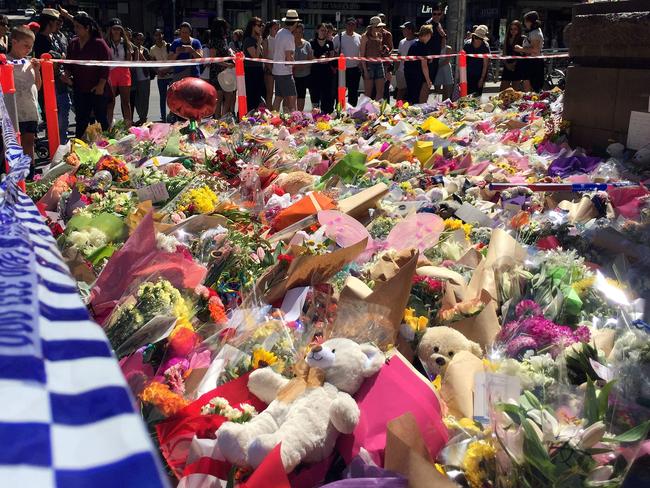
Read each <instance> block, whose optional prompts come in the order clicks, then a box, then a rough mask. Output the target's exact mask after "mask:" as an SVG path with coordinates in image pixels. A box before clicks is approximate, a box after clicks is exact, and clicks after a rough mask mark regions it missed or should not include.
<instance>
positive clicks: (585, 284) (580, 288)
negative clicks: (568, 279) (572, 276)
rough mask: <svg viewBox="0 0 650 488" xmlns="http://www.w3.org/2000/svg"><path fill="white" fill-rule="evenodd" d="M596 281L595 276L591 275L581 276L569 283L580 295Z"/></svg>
mask: <svg viewBox="0 0 650 488" xmlns="http://www.w3.org/2000/svg"><path fill="white" fill-rule="evenodd" d="M595 282H596V278H595V277H593V276H591V277H589V278H583V279H581V280H579V281H576V282H575V283H573V285H571V287H572V288H573V290H574V291H575V292H576V293H577V294H578V295H580V296H582V295H584V294H585V293H586V292H587V290H589V288H591V287H592V286H594V283H595Z"/></svg>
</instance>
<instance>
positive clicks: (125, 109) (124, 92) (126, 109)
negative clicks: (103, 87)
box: [108, 86, 133, 127]
mask: <svg viewBox="0 0 650 488" xmlns="http://www.w3.org/2000/svg"><path fill="white" fill-rule="evenodd" d="M118 90H119V92H120V103H121V105H122V116H123V117H124V122H126V126H127V127H131V126H132V125H133V118H132V117H131V113H133V110H132V108H131V87H130V86H120V87H118ZM113 105H115V102H113ZM108 121H109V123H110V121H111V119H108Z"/></svg>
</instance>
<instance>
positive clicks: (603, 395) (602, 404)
mask: <svg viewBox="0 0 650 488" xmlns="http://www.w3.org/2000/svg"><path fill="white" fill-rule="evenodd" d="M614 383H616V380H614V381H610V382H609V383H607V384H605V386H603V387H602V388H601V389H600V392H599V393H598V417H599V418H601V419H602V418H604V417H605V414H606V413H607V407H608V406H609V394H610V393H611V391H612V388H613V387H614Z"/></svg>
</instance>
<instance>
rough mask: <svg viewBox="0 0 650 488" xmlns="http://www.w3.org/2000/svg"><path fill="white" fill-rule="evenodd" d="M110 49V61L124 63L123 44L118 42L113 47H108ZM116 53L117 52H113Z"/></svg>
mask: <svg viewBox="0 0 650 488" xmlns="http://www.w3.org/2000/svg"><path fill="white" fill-rule="evenodd" d="M110 48H111V60H112V61H126V50H125V49H124V43H123V42H121V41H120V43H119V44H118V45H117V46H115V47H113V46H110ZM115 51H117V52H115ZM115 68H116V67H112V68H111V71H112V70H114V69H115Z"/></svg>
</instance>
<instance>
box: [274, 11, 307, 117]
mask: <svg viewBox="0 0 650 488" xmlns="http://www.w3.org/2000/svg"><path fill="white" fill-rule="evenodd" d="M282 22H283V23H284V27H283V28H282V29H280V30H279V31H278V33H277V34H276V35H275V41H274V42H273V61H276V63H274V64H273V69H272V73H273V81H274V82H275V100H273V110H280V104H281V103H282V102H284V107H283V108H284V111H285V112H293V111H295V110H296V108H297V105H296V103H297V95H298V92H297V91H296V81H295V80H294V79H293V65H291V64H283V63H282V61H293V60H294V55H295V51H296V41H295V39H294V36H293V31H294V30H295V29H296V24H297V23H298V22H300V18H299V17H298V12H296V11H295V10H287V16H286V17H284V18H283V19H282ZM277 61H280V63H278V62H277Z"/></svg>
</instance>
